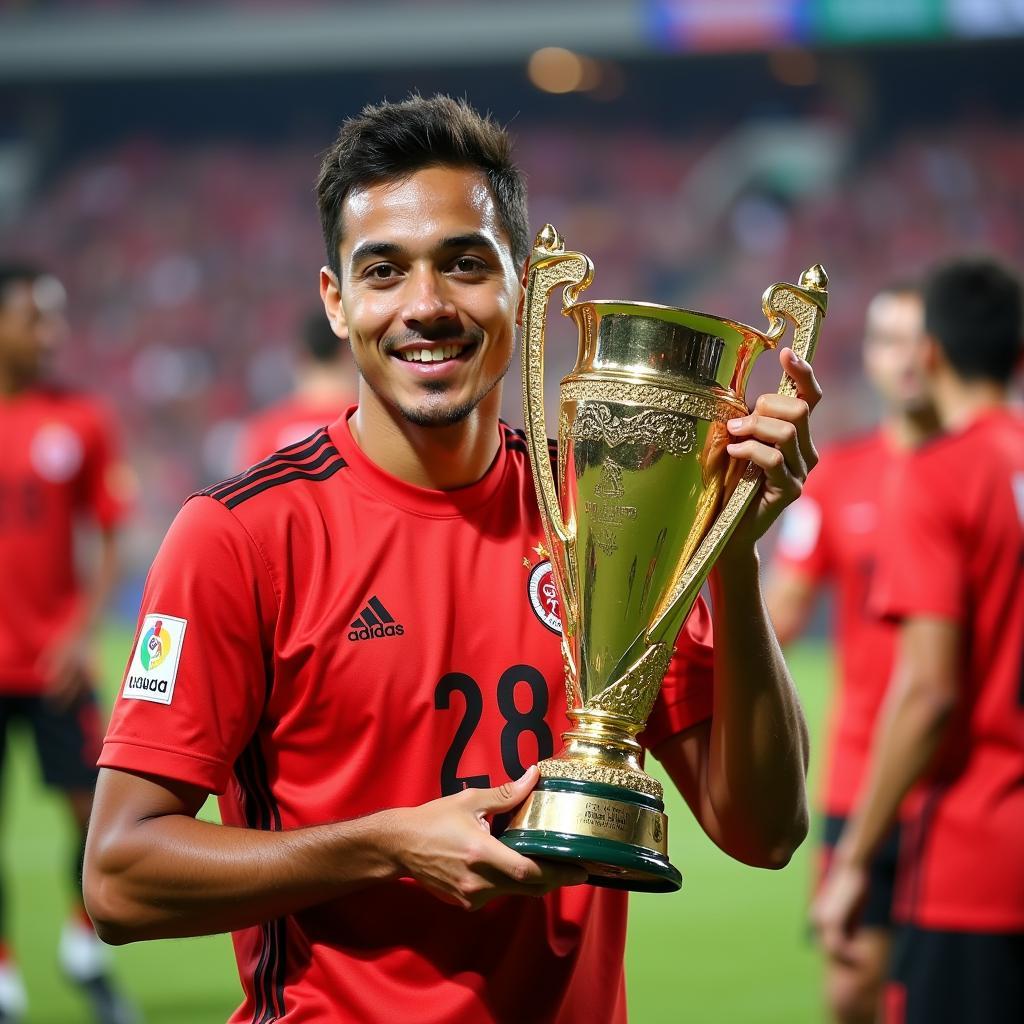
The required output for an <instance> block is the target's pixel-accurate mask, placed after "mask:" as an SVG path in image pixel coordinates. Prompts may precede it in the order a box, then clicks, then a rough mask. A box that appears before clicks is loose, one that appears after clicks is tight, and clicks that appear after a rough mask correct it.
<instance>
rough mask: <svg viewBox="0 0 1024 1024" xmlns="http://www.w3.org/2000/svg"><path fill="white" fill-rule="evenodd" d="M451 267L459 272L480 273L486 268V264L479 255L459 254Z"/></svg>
mask: <svg viewBox="0 0 1024 1024" xmlns="http://www.w3.org/2000/svg"><path fill="white" fill-rule="evenodd" d="M452 269H453V270H454V271H455V272H456V273H459V274H482V273H483V272H484V271H485V270H487V264H486V263H484V261H483V260H482V259H480V257H479V256H460V257H459V258H458V259H457V260H456V261H455V262H454V263H453V264H452Z"/></svg>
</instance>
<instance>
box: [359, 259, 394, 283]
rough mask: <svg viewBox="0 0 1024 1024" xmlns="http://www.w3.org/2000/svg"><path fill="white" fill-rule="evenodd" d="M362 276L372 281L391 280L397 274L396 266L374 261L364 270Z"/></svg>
mask: <svg viewBox="0 0 1024 1024" xmlns="http://www.w3.org/2000/svg"><path fill="white" fill-rule="evenodd" d="M363 276H364V277H368V278H370V280H372V281H391V280H393V279H394V278H396V277H397V276H398V268H397V267H395V266H394V265H393V264H391V263H375V264H374V265H373V266H372V267H368V268H367V269H366V270H365V271H364V273H363Z"/></svg>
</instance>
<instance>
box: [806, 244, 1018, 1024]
mask: <svg viewBox="0 0 1024 1024" xmlns="http://www.w3.org/2000/svg"><path fill="white" fill-rule="evenodd" d="M925 328H926V331H927V334H928V338H929V349H930V351H929V362H928V365H929V378H930V390H931V393H932V396H933V398H934V401H935V406H936V409H937V411H938V414H939V418H940V420H941V422H942V426H943V428H944V430H945V432H946V433H945V434H944V436H941V437H939V438H936V439H934V440H933V441H931V442H930V443H928V444H927V445H925V446H924V447H923V448H921V449H920V450H919V451H918V452H917V453H915V454H914V455H913V456H911V457H910V458H908V459H907V460H906V463H905V466H904V471H903V472H902V473H901V474H899V475H898V476H897V477H895V478H893V480H892V481H891V488H890V493H889V494H888V495H887V498H886V504H885V514H884V529H883V533H882V537H881V539H880V542H879V563H878V573H877V578H876V581H875V583H874V585H873V589H872V598H871V600H872V607H873V608H877V610H878V611H879V612H881V613H883V614H885V615H886V616H888V617H889V618H891V619H893V620H895V621H897V622H899V624H900V626H899V640H898V657H897V671H896V674H895V675H894V677H893V681H892V684H891V687H890V694H889V696H888V698H887V701H886V707H885V712H884V714H883V716H882V721H881V723H880V727H879V732H878V737H877V739H876V741H875V744H874V751H873V754H872V759H871V767H870V771H869V774H868V779H867V782H866V785H865V788H864V790H863V792H862V794H861V796H860V798H859V799H858V801H857V805H856V808H855V809H854V811H853V813H852V815H851V816H850V819H849V821H848V823H847V825H846V828H845V829H844V831H843V835H842V837H841V839H840V841H839V843H838V845H837V847H836V850H835V855H834V857H833V861H832V867H831V868H830V871H829V874H828V876H827V879H826V882H825V885H824V887H823V890H822V894H821V896H820V897H819V899H818V901H817V905H816V917H817V920H818V923H819V927H820V928H821V930H822V935H823V939H824V941H825V943H826V945H827V947H828V949H829V951H830V953H831V954H832V955H833V956H835V957H839V958H847V957H854V956H855V955H856V954H855V950H854V948H853V944H852V941H851V935H852V934H854V932H853V925H854V923H855V921H856V917H857V914H858V912H859V908H860V906H861V904H862V902H863V900H864V897H865V893H866V892H867V890H868V885H869V882H868V876H869V865H870V863H871V858H872V856H873V854H874V852H875V851H876V850H877V849H879V847H880V846H881V845H882V843H883V841H884V836H885V834H886V831H887V829H888V828H889V826H890V825H891V823H892V822H893V820H894V819H895V818H896V815H897V812H898V809H899V807H900V804H901V802H902V801H903V799H904V797H905V796H906V794H907V793H908V792H910V790H911V788H912V787H914V786H915V784H916V783H918V782H919V781H921V783H922V784H921V785H920V786H917V787H916V788H915V789H914V792H913V794H912V796H911V797H910V799H909V800H908V804H909V807H908V813H907V814H906V815H905V816H904V838H903V848H902V850H901V855H900V872H899V877H898V880H897V899H896V907H895V911H896V917H897V920H899V922H900V923H901V925H904V926H905V927H903V929H902V930H901V932H900V935H899V937H898V939H897V946H896V949H895V952H894V957H893V965H892V978H893V979H894V984H893V985H892V986H891V987H890V988H889V989H888V990H887V993H886V1008H885V1009H886V1013H885V1020H886V1021H887V1022H888V1024H945V1022H949V1024H953V1022H963V1021H971V1022H972V1024H1010V1022H1019V1021H1021V1020H1024V416H1022V415H1021V413H1020V411H1019V410H1015V409H1012V408H1011V407H1010V405H1009V397H1010V396H1009V387H1010V383H1011V379H1012V377H1013V375H1014V373H1015V371H1016V370H1017V369H1018V368H1019V366H1020V361H1021V353H1022V342H1021V339H1022V336H1024V300H1022V292H1021V286H1020V284H1019V282H1018V281H1017V279H1016V278H1015V277H1014V276H1013V275H1011V274H1010V273H1009V271H1008V270H1006V269H1004V268H1003V267H1002V266H1001V265H999V264H997V263H995V262H993V261H990V260H981V259H973V260H960V261H956V262H952V263H950V264H947V265H945V266H943V267H940V268H939V269H938V270H937V271H935V272H934V273H933V274H932V276H931V277H930V279H929V281H928V284H927V286H926V288H925Z"/></svg>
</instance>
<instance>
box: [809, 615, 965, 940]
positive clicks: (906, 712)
mask: <svg viewBox="0 0 1024 1024" xmlns="http://www.w3.org/2000/svg"><path fill="white" fill-rule="evenodd" d="M899 650H900V656H899V661H898V664H897V669H896V674H895V677H894V678H893V681H892V684H891V687H890V690H889V695H888V697H887V698H886V704H885V710H884V713H883V717H882V720H881V723H880V725H879V729H878V733H877V737H876V741H875V749H874V753H873V756H872V759H871V768H870V771H869V773H868V780H867V783H866V786H865V790H864V793H863V795H862V797H861V799H860V800H859V801H858V804H857V807H856V809H855V810H854V813H853V814H852V815H851V817H850V820H849V822H848V824H847V826H846V829H845V830H844V832H843V835H842V838H841V839H840V841H839V844H838V845H837V847H836V851H835V856H834V858H833V862H832V867H831V869H830V871H829V875H828V878H827V880H826V883H825V885H824V887H823V889H822V892H821V895H820V896H819V898H818V899H817V900H816V902H815V906H814V911H813V916H814V920H815V923H816V924H817V927H818V928H819V930H820V931H821V935H822V941H823V942H824V944H825V947H826V948H827V949H828V950H829V952H830V953H832V954H833V955H834V956H836V957H839V958H843V957H844V956H847V955H848V950H847V946H848V943H849V940H850V938H851V936H852V934H853V932H854V930H855V926H856V915H857V913H858V912H859V910H860V905H861V903H862V901H863V898H864V893H865V889H866V886H867V868H868V864H869V862H870V859H871V857H872V855H873V854H874V852H875V850H876V849H877V848H878V846H879V845H880V844H881V842H882V840H883V839H884V837H885V834H886V832H887V831H888V830H889V828H890V827H891V825H892V823H893V822H894V821H895V820H896V815H897V812H898V811H899V807H900V804H901V803H902V801H903V798H904V797H905V796H906V795H907V793H908V792H909V791H910V789H911V787H913V785H914V784H915V783H916V782H918V780H920V779H921V778H922V776H924V774H925V772H926V771H927V770H928V767H929V766H930V764H931V762H932V759H933V758H934V756H935V752H936V751H937V750H938V748H939V746H940V744H941V743H942V739H943V737H944V735H945V731H946V726H947V724H948V722H949V718H950V716H951V714H952V713H953V709H954V708H955V707H956V702H957V666H958V665H959V664H960V661H959V659H960V627H959V626H958V625H956V624H955V623H954V622H952V621H951V620H949V619H941V618H934V617H926V616H921V617H914V618H910V619H908V620H906V622H905V623H904V624H903V626H902V628H901V630H900V640H899Z"/></svg>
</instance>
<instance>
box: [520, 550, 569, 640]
mask: <svg viewBox="0 0 1024 1024" xmlns="http://www.w3.org/2000/svg"><path fill="white" fill-rule="evenodd" d="M526 589H527V593H528V594H529V595H530V607H531V608H532V609H533V613H534V615H536V616H537V618H538V619H540V621H541V623H542V624H543V625H544V626H545V627H546V628H547V629H550V630H551V632H552V633H557V634H558V636H561V635H562V618H561V615H560V614H559V607H558V591H557V590H556V589H555V574H554V573H553V572H552V571H551V561H550V559H547V558H545V559H544V561H543V562H538V563H537V564H536V565H535V566H534V567H533V568H532V569H531V570H530V577H529V582H528V583H527V588H526Z"/></svg>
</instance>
